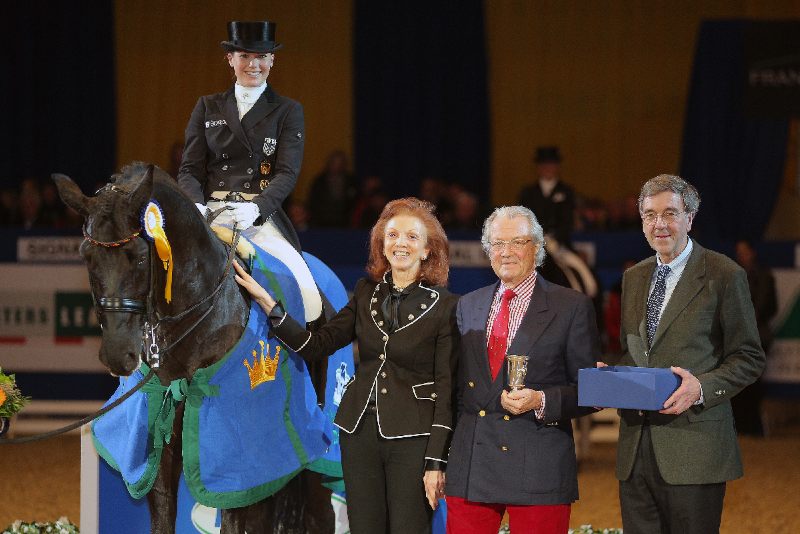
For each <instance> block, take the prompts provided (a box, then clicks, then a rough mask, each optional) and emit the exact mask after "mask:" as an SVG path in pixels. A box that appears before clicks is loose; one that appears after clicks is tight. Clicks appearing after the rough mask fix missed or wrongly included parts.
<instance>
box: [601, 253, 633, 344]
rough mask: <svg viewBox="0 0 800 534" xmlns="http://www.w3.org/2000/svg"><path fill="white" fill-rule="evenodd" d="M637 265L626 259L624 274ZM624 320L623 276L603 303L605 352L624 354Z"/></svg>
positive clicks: (623, 267)
mask: <svg viewBox="0 0 800 534" xmlns="http://www.w3.org/2000/svg"><path fill="white" fill-rule="evenodd" d="M634 265H636V262H635V261H633V260H625V263H623V265H622V272H623V274H624V273H625V271H627V270H628V269H630V268H631V267H633V266H634ZM621 321H622V277H620V279H619V280H617V282H616V283H615V284H614V285H613V286H611V289H609V290H608V294H607V295H606V298H605V302H604V303H603V332H604V336H603V338H604V339H603V342H604V343H603V344H604V347H603V348H604V351H603V352H604V353H605V354H610V355H615V356H619V355H621V354H622V346H621V345H620V342H619V330H620V323H621Z"/></svg>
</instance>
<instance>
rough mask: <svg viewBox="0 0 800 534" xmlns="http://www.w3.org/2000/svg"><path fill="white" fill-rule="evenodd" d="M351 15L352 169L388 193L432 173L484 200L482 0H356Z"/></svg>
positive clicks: (410, 190) (411, 187) (413, 187)
mask: <svg viewBox="0 0 800 534" xmlns="http://www.w3.org/2000/svg"><path fill="white" fill-rule="evenodd" d="M354 16H355V24H354V26H355V35H354V39H353V42H354V51H353V58H354V59H353V61H354V77H355V80H354V87H355V110H356V111H355V132H356V133H355V162H356V171H357V173H358V174H359V175H360V176H366V175H378V176H380V177H381V178H382V179H383V183H384V186H385V187H386V189H387V190H388V192H389V193H390V194H391V195H392V196H398V195H416V194H417V193H418V190H419V183H420V180H421V178H424V177H428V176H432V177H437V178H442V179H444V180H446V181H452V182H456V181H457V182H459V183H461V184H462V185H463V186H464V187H465V188H466V189H468V190H470V191H472V192H473V193H476V194H478V195H479V196H480V197H481V198H487V197H488V193H489V161H490V154H489V149H490V147H489V111H488V101H487V83H486V76H487V75H486V50H485V46H486V45H485V39H484V23H483V3H482V2H480V1H478V0H468V1H462V2H454V1H449V2H447V1H445V2H427V1H418V0H414V1H410V2H374V1H370V0H356V2H355V8H354Z"/></svg>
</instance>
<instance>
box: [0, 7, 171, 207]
mask: <svg viewBox="0 0 800 534" xmlns="http://www.w3.org/2000/svg"><path fill="white" fill-rule="evenodd" d="M113 10H114V3H113V2H65V1H44V0H33V1H27V2H10V3H9V4H8V6H4V9H3V32H2V34H3V35H2V37H0V39H2V41H3V44H4V46H3V50H4V51H5V52H4V53H3V54H2V59H0V70H2V72H3V83H2V84H0V86H2V89H0V91H1V92H2V93H0V94H2V102H3V106H4V109H3V122H4V124H3V128H0V146H2V149H3V166H2V170H1V171H0V188H6V187H9V188H14V187H17V186H18V185H19V183H20V181H21V180H23V179H25V178H38V179H39V180H47V179H49V177H50V174H51V173H53V172H63V173H65V174H68V175H70V176H72V178H73V179H75V180H76V181H77V182H78V183H79V184H80V185H81V186H82V187H83V189H84V192H94V188H93V186H94V184H95V182H97V181H103V182H105V181H107V178H108V176H109V174H110V173H111V172H112V171H113V170H114V165H115V162H116V111H115V107H114V106H115V96H114V95H115V88H114V25H113ZM154 127H155V125H154Z"/></svg>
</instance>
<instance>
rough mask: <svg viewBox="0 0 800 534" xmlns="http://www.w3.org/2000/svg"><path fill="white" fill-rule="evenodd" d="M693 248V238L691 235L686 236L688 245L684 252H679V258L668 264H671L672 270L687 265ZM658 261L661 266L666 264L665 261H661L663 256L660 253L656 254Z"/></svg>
mask: <svg viewBox="0 0 800 534" xmlns="http://www.w3.org/2000/svg"><path fill="white" fill-rule="evenodd" d="M692 248H693V247H692V238H691V237H689V238H686V246H685V247H683V252H681V253H680V254H678V257H677V258H675V259H674V260H672V261H671V262H669V263H667V264H666V265H669V268H670V270H671V271H675V270H676V269H679V268H680V267H683V266H684V265H686V262H687V261H689V256H690V255H691V253H692ZM656 262H657V263H658V265H659V266H660V265H665V264H664V262H662V261H661V258H660V257H659V255H658V254H656Z"/></svg>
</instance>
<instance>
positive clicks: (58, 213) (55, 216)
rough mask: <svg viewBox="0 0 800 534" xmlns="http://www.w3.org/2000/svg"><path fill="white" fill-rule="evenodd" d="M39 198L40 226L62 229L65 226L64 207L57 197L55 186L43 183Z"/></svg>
mask: <svg viewBox="0 0 800 534" xmlns="http://www.w3.org/2000/svg"><path fill="white" fill-rule="evenodd" d="M41 198H42V205H41V208H40V212H41V216H40V220H41V223H42V225H43V226H50V227H52V228H64V227H65V226H67V220H66V206H65V205H64V203H63V202H61V198H60V197H59V196H58V189H56V184H55V183H53V182H51V181H49V180H48V181H47V182H45V183H44V185H43V186H42V192H41Z"/></svg>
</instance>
